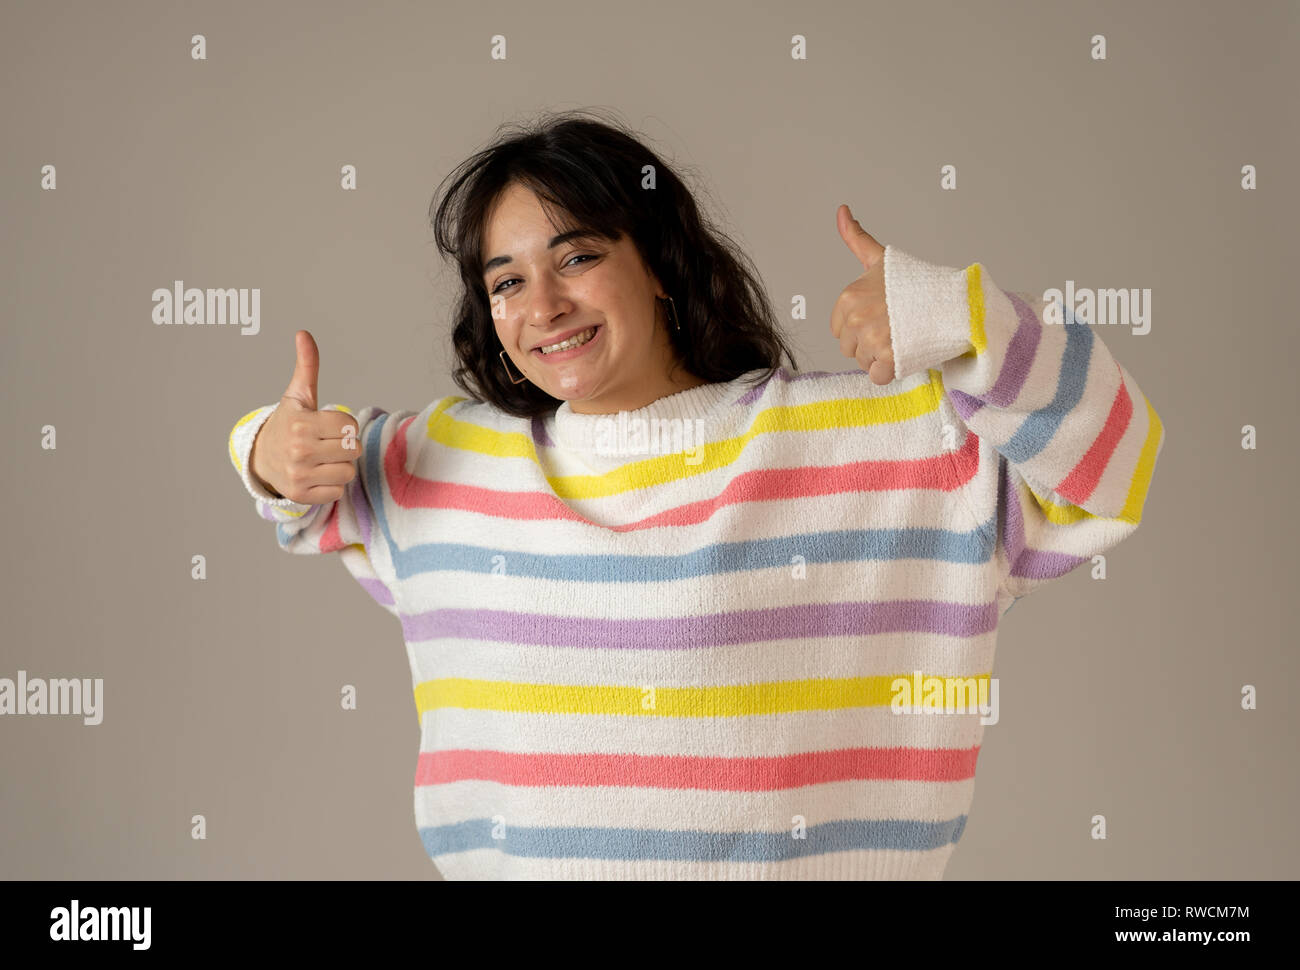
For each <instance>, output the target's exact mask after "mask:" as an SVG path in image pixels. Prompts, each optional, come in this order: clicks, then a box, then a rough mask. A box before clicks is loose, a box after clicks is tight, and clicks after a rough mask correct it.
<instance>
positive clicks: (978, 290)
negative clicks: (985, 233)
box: [962, 263, 989, 357]
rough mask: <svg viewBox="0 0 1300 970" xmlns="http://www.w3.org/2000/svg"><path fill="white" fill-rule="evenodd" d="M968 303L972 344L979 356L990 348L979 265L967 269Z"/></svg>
mask: <svg viewBox="0 0 1300 970" xmlns="http://www.w3.org/2000/svg"><path fill="white" fill-rule="evenodd" d="M966 302H967V303H968V304H969V306H970V344H971V346H972V347H974V348H975V354H976V356H979V355H980V354H982V353H984V351H986V350H987V349H988V346H989V341H988V337H987V335H986V334H985V332H984V313H985V308H984V282H983V280H982V278H981V274H980V264H979V263H972V264H971V265H970V266H967V267H966ZM962 356H963V357H964V356H966V355H965V354H963V355H962Z"/></svg>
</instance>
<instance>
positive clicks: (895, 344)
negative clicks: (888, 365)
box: [885, 246, 972, 381]
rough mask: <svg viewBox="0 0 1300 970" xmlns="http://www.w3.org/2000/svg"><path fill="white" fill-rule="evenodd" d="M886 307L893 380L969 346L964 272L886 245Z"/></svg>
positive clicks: (935, 364)
mask: <svg viewBox="0 0 1300 970" xmlns="http://www.w3.org/2000/svg"><path fill="white" fill-rule="evenodd" d="M885 304H886V306H887V307H888V310H889V337H890V344H891V346H892V349H893V351H894V380H896V381H899V380H903V379H904V378H908V377H911V376H912V375H913V374H916V373H919V372H921V371H923V370H927V369H929V368H931V367H938V366H939V365H941V364H942V363H943V362H944V361H947V360H951V359H952V358H953V357H957V356H960V355H961V354H963V353H965V352H966V351H968V350H971V349H972V348H971V345H970V300H969V297H968V296H967V293H966V271H965V270H961V269H953V268H952V267H950V266H940V265H937V264H935V263H927V262H925V261H924V260H920V259H917V258H916V257H915V256H911V255H909V254H907V253H905V252H903V251H902V250H901V249H896V248H895V247H893V246H886V247H885Z"/></svg>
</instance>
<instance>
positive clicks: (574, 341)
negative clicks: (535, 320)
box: [530, 323, 605, 363]
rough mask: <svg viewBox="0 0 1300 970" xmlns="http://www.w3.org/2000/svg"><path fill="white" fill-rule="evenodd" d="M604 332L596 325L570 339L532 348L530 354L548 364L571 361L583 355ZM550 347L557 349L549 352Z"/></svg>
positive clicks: (600, 326)
mask: <svg viewBox="0 0 1300 970" xmlns="http://www.w3.org/2000/svg"><path fill="white" fill-rule="evenodd" d="M604 331H605V328H604V327H603V326H602V325H601V324H599V323H598V324H596V325H595V326H594V327H588V328H587V329H586V330H580V331H578V332H577V333H576V334H573V335H572V336H570V337H567V338H564V339H562V340H557V341H554V342H553V343H549V344H545V345H544V346H541V347H534V348H533V349H532V351H530V353H532V355H533V356H534V357H537V358H539V359H541V360H545V361H547V362H548V363H550V362H554V361H561V360H572V359H573V358H574V357H577V356H579V355H580V354H582V353H584V352H585V351H586V350H587V348H588V347H590V346H591V345H592V344H594V343H595V342H596V340H597V339H598V338H599V337H600V335H601V334H602V333H604ZM552 347H554V348H557V349H555V350H551V348H552Z"/></svg>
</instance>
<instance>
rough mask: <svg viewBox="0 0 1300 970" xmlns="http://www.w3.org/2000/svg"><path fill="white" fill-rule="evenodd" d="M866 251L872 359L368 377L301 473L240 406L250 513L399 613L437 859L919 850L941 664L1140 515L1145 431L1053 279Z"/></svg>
mask: <svg viewBox="0 0 1300 970" xmlns="http://www.w3.org/2000/svg"><path fill="white" fill-rule="evenodd" d="M884 261H885V287H886V301H887V304H888V309H889V316H890V325H891V331H892V341H893V350H894V361H895V368H896V379H895V380H894V381H893V382H892V383H890V384H888V385H884V386H878V385H876V384H874V383H873V382H872V381H871V380H870V378H869V377H868V376H867V374H866V373H865V372H864V371H862V370H860V369H853V370H850V371H846V372H840V373H826V372H811V373H803V372H791V371H789V370H787V369H785V368H781V369H779V370H777V371H776V372H775V373H773V374H771V375H770V376H768V377H766V379H761V380H757V379H758V378H763V377H764V375H765V373H766V372H764V371H753V372H750V373H749V374H746V375H744V376H743V377H740V378H737V379H736V380H733V381H731V382H727V383H712V384H704V385H701V386H698V387H695V388H691V389H688V390H685V391H681V392H678V393H675V394H671V395H669V396H666V397H662V398H660V399H658V400H656V401H654V402H652V403H651V404H649V405H647V406H646V407H643V408H641V409H639V410H634V411H622V412H618V413H617V414H605V415H595V414H585V413H579V412H575V411H574V410H573V409H572V408H571V407H570V405H569V404H568V403H567V402H565V403H562V404H559V406H558V407H557V408H556V409H555V410H553V411H551V412H550V413H548V414H546V415H544V416H541V417H536V418H532V419H528V418H518V417H514V416H511V415H508V414H505V413H504V412H502V411H500V410H499V409H497V408H494V407H493V406H491V405H489V404H486V403H482V402H478V401H473V400H469V399H466V398H463V397H459V396H454V395H453V396H448V397H444V398H442V399H441V400H438V401H436V402H434V403H432V404H430V405H428V406H427V407H425V408H424V409H423V410H421V411H419V412H412V411H395V412H392V413H390V412H388V411H385V410H384V409H382V408H379V407H374V406H372V407H366V408H364V409H362V410H360V411H357V412H355V414H354V416H355V417H356V419H357V421H358V424H359V433H358V443H359V449H358V459H357V471H358V475H357V477H356V478H355V479H354V480H353V481H352V482H351V483H350V484H349V485H348V486H347V487H346V490H345V493H344V495H343V497H342V498H341V499H339V500H338V501H337V502H334V503H331V504H327V505H315V506H309V505H304V504H300V503H297V502H293V501H291V500H289V499H274V498H272V497H271V495H270V493H268V492H267V491H265V490H264V489H262V488H261V487H260V486H259V485H258V484H257V482H255V481H254V479H253V478H252V476H251V475H250V473H249V468H248V456H249V451H250V449H251V447H252V443H253V440H254V437H255V436H256V434H257V432H258V430H259V428H260V427H261V426H262V424H263V423H264V422H265V421H266V419H267V417H268V416H269V415H270V414H271V413H272V412H273V411H274V409H275V407H276V405H268V406H266V407H261V408H258V409H256V410H254V411H252V412H250V413H248V414H247V415H245V416H244V417H243V418H241V419H240V420H239V422H238V423H237V424H236V425H235V427H234V429H233V430H232V431H231V434H230V439H229V450H230V459H231V461H232V462H233V464H234V466H235V468H236V470H237V471H238V473H239V475H240V477H241V478H242V480H243V483H244V486H245V488H246V489H247V491H248V493H249V494H250V495H251V496H252V497H253V499H254V501H255V506H256V509H257V511H258V513H259V514H260V515H261V516H262V518H264V519H267V520H269V521H270V522H272V523H274V528H275V536H276V540H277V542H278V544H279V545H280V546H281V547H282V548H283V549H285V550H287V551H289V552H293V553H319V552H336V553H338V555H339V557H340V558H341V559H342V560H343V563H344V565H345V566H346V567H347V569H348V570H349V571H350V572H351V574H352V575H353V576H354V577H356V579H357V580H358V581H359V582H360V584H361V586H362V587H363V588H364V589H365V590H366V592H368V593H369V594H370V596H371V597H373V598H374V600H375V601H376V602H377V603H379V605H380V606H382V607H383V608H384V609H386V610H387V611H388V612H390V613H391V614H393V616H395V617H396V618H397V619H398V620H399V621H400V623H401V627H402V635H403V639H404V640H405V643H406V651H407V656H408V658H409V661H410V667H411V674H412V680H413V687H414V695H415V708H416V712H417V715H418V717H419V726H420V733H419V755H418V759H417V762H416V765H415V799H414V801H415V821H416V825H417V827H418V831H419V835H420V838H421V839H422V841H423V845H424V848H425V850H426V851H427V853H428V855H429V856H430V858H431V859H432V860H433V862H434V863H435V864H436V865H437V867H438V869H439V870H440V871H441V872H442V874H443V875H444V876H445V877H446V878H448V879H938V878H940V877H941V876H942V874H943V871H944V868H945V866H946V865H947V862H948V859H949V857H950V855H951V853H952V852H953V850H954V848H955V846H956V845H957V842H958V840H959V839H960V838H961V836H962V832H963V830H964V828H965V826H966V821H967V815H968V812H969V811H970V807H971V804H972V798H973V792H974V787H973V786H974V781H975V768H976V761H977V758H978V756H979V751H980V744H981V741H982V738H983V732H984V727H985V725H984V723H982V720H983V717H982V711H981V709H976V708H974V707H972V706H971V705H969V704H968V705H967V706H966V707H964V708H961V709H958V710H953V709H952V708H951V701H952V698H953V697H954V696H957V697H960V696H961V695H960V689H962V688H963V687H964V688H965V689H966V690H967V691H969V692H970V693H968V694H967V697H968V699H969V698H975V697H978V698H981V699H983V698H987V697H988V692H987V688H988V686H989V684H990V678H991V676H992V669H993V658H994V648H995V644H996V639H997V632H998V625H999V621H1000V619H1001V617H1002V615H1003V614H1004V613H1005V612H1006V611H1007V609H1008V608H1009V607H1010V606H1011V604H1012V603H1013V602H1014V601H1015V599H1017V598H1019V597H1022V596H1024V595H1025V594H1027V593H1029V592H1031V591H1032V590H1034V589H1036V588H1037V587H1039V586H1041V585H1042V584H1043V583H1045V582H1048V581H1049V580H1051V579H1054V578H1056V577H1060V576H1062V575H1064V574H1066V573H1068V572H1069V571H1070V570H1072V569H1074V568H1075V567H1076V566H1078V565H1080V564H1081V563H1087V562H1089V561H1090V560H1092V558H1093V557H1094V556H1097V555H1099V554H1101V553H1105V552H1106V551H1107V550H1109V549H1111V548H1112V547H1113V546H1115V545H1116V544H1117V543H1119V542H1120V541H1121V540H1122V539H1124V538H1125V537H1126V536H1128V535H1130V534H1131V533H1132V532H1133V531H1134V530H1135V529H1136V528H1137V527H1138V524H1139V523H1140V521H1141V518H1142V509H1143V505H1144V502H1145V498H1146V495H1147V491H1148V488H1149V485H1150V482H1151V477H1152V472H1153V469H1154V466H1155V462H1156V458H1157V456H1158V454H1159V452H1160V449H1161V447H1162V446H1163V442H1164V430H1163V425H1162V423H1161V421H1160V419H1159V417H1158V416H1157V414H1156V412H1155V409H1154V408H1153V407H1152V406H1151V404H1150V402H1149V401H1148V400H1147V399H1146V397H1145V396H1144V395H1143V393H1142V392H1141V390H1140V389H1139V388H1138V385H1137V383H1136V381H1134V379H1133V377H1132V375H1130V374H1129V372H1128V371H1127V370H1125V368H1124V367H1123V366H1122V365H1121V364H1119V363H1118V362H1117V361H1116V360H1115V359H1114V357H1112V356H1111V353H1110V352H1109V350H1108V349H1107V347H1106V345H1105V344H1104V343H1103V342H1102V340H1101V339H1100V337H1098V336H1097V334H1095V333H1094V332H1093V330H1092V328H1091V327H1090V326H1088V325H1086V324H1083V323H1080V322H1078V321H1077V320H1075V319H1074V318H1073V316H1072V315H1071V314H1070V313H1069V311H1068V308H1066V310H1065V312H1064V323H1056V322H1052V321H1053V320H1055V319H1056V318H1055V317H1048V316H1046V315H1045V314H1044V304H1043V303H1042V301H1041V300H1037V299H1035V298H1033V297H1031V296H1029V295H1024V294H1017V293H1009V292H1004V291H1002V290H1000V289H999V288H998V287H997V285H996V284H995V283H994V281H993V279H992V278H991V277H990V275H989V274H988V272H987V271H986V270H985V268H984V267H983V266H982V265H981V264H979V263H975V264H972V265H970V266H968V267H966V268H965V269H958V268H951V267H945V266H939V265H935V264H932V263H928V262H925V261H923V260H920V259H917V258H915V257H913V256H910V255H908V254H907V253H905V252H902V251H901V250H898V249H896V248H894V247H892V246H888V247H886V250H885V255H884ZM330 407H333V408H338V407H339V406H337V405H331V406H330ZM341 409H342V410H348V409H347V408H345V407H344V408H341ZM349 413H352V412H349ZM904 682H906V683H907V685H908V687H909V688H911V687H917V686H920V687H922V688H923V690H922V691H921V692H920V693H917V692H915V691H913V692H912V694H911V695H910V696H911V703H912V705H913V706H912V707H911V708H910V709H906V708H901V707H900V703H899V702H900V700H901V699H903V697H904V687H903V686H902V685H903V683H904ZM936 685H938V686H936ZM953 685H957V689H958V691H959V692H958V694H956V695H954V694H953V692H952V691H953ZM972 688H973V690H972ZM936 691H942V695H941V694H939V693H936ZM922 695H924V697H923V696H922ZM940 696H944V697H945V698H946V699H947V701H948V703H949V705H950V706H949V707H948V708H942V707H940V705H941V704H942V703H943V701H941V700H939V698H940ZM1031 770H1032V769H1031Z"/></svg>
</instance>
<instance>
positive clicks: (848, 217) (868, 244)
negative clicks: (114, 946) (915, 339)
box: [831, 205, 894, 384]
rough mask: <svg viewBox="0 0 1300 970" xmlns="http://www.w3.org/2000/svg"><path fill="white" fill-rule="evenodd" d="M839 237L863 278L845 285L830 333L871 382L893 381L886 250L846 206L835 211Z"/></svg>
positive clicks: (842, 350)
mask: <svg viewBox="0 0 1300 970" xmlns="http://www.w3.org/2000/svg"><path fill="white" fill-rule="evenodd" d="M835 221H836V224H837V225H838V227H839V230H840V238H841V239H843V240H844V244H845V245H846V246H848V247H849V251H850V252H852V253H853V255H854V256H855V257H857V259H858V262H860V263H861V264H862V275H861V276H859V277H858V278H857V279H856V280H854V281H853V282H852V283H850V284H849V285H848V286H846V287H845V288H844V290H843V292H841V293H840V296H839V299H837V300H836V301H835V306H834V308H833V309H832V310H831V334H832V335H833V336H835V337H837V338H839V341H840V353H842V354H843V355H844V356H845V357H852V358H853V359H854V360H856V361H857V362H858V366H859V367H861V368H862V369H863V370H864V371H866V372H867V374H868V376H870V378H871V380H872V383H875V384H888V383H889V382H890V381H892V380H893V379H894V348H893V344H892V342H891V339H890V330H889V311H888V308H887V307H886V305H885V247H884V246H882V245H880V243H878V242H876V240H875V239H874V238H872V237H871V236H870V235H868V233H867V232H866V230H864V229H863V228H862V226H861V225H859V224H858V220H857V219H854V218H853V213H852V212H850V211H849V207H848V206H847V205H841V206H840V207H839V208H838V209H836V210H835Z"/></svg>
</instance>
